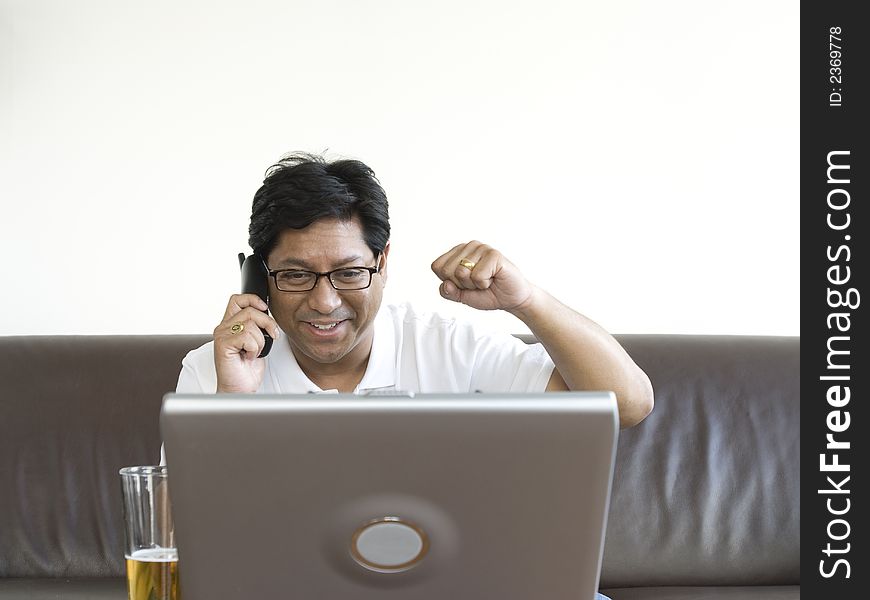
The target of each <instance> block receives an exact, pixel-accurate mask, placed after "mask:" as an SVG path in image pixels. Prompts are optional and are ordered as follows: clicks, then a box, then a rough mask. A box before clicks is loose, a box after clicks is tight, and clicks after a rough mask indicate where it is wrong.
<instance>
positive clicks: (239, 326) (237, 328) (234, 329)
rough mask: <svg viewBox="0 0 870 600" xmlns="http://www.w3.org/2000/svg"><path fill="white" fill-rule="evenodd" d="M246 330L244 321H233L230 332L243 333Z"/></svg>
mask: <svg viewBox="0 0 870 600" xmlns="http://www.w3.org/2000/svg"><path fill="white" fill-rule="evenodd" d="M244 330H245V324H244V323H242V322H238V323H233V326H232V327H230V333H232V334H234V335H235V334H237V333H241V332H243V331H244Z"/></svg>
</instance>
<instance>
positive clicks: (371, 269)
mask: <svg viewBox="0 0 870 600" xmlns="http://www.w3.org/2000/svg"><path fill="white" fill-rule="evenodd" d="M375 264H376V265H378V266H376V267H341V268H340V269H333V270H332V271H324V272H322V273H318V272H317V271H308V270H306V269H275V270H272V269H270V268H269V267H268V266H267V265H266V261H263V266H265V267H266V273H268V274H269V277H271V278H272V280H273V281H274V282H275V289H276V290H278V291H279V292H285V293H287V294H304V293H306V292H310V291H311V290H313V289H314V288H316V287H317V284H318V283H319V282H320V278H321V277H326V280H327V281H328V282H329V285H331V286H332V289H334V290H335V291H336V292H359V291H362V290H367V289H369V288H370V287H371V286H372V276H373V275H375V274H376V273H380V272H381V267H380V264H381V255H380V254H378V257H377V258H376V259H375ZM351 270H360V271H368V272H369V282H368V285H366V286H365V287H361V288H337V287H335V282H334V281H333V280H332V276H333V275H334V274H335V273H339V272H341V271H351ZM291 272H292V273H311V274H312V275H314V283H313V284H311V287H310V288H308V289H305V290H282V289H281V288H279V287H278V275H279V274H280V273H291Z"/></svg>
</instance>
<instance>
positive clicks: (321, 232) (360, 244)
mask: <svg viewBox="0 0 870 600" xmlns="http://www.w3.org/2000/svg"><path fill="white" fill-rule="evenodd" d="M371 255H372V251H371V250H370V249H369V247H368V246H367V245H366V243H365V240H364V239H363V235H362V227H361V226H360V224H359V222H358V221H356V220H355V219H354V220H351V221H340V220H338V219H321V220H319V221H315V222H314V223H312V224H311V225H309V226H308V227H306V228H304V229H285V230H284V231H282V232H281V233H280V234H279V235H278V240H277V242H276V244H275V247H274V248H273V249H272V252H270V255H269V259H270V260H269V262H270V263H273V264H272V265H271V266H272V268H277V267H278V265H279V264H280V265H286V266H299V267H302V268H308V267H315V266H316V267H317V268H322V267H323V266H324V265H339V266H340V265H346V264H351V263H359V262H360V261H363V260H367V259H369V258H370V257H371Z"/></svg>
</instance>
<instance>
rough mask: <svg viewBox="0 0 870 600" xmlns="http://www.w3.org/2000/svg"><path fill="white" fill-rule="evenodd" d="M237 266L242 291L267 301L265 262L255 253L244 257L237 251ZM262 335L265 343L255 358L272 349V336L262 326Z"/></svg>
mask: <svg viewBox="0 0 870 600" xmlns="http://www.w3.org/2000/svg"><path fill="white" fill-rule="evenodd" d="M239 266H240V267H241V268H242V293H243V294H257V295H258V296H259V297H260V298H262V300H263V302H265V303H266V304H268V303H269V271H268V270H267V269H266V263H264V262H263V259H262V258H261V257H260V256H259V255H257V254H251V255H250V256H248V257H247V258H245V255H244V253H242V252H239ZM260 331H262V332H263V336H264V337H265V338H266V344H265V345H264V346H263V351H262V352H260V355H259V356H258V357H257V358H263V357H264V356H266V355H267V354H269V350H271V349H272V336H271V335H269V334H268V333H266V332H265V330H263V329H262V328H260Z"/></svg>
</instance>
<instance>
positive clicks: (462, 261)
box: [459, 258, 477, 271]
mask: <svg viewBox="0 0 870 600" xmlns="http://www.w3.org/2000/svg"><path fill="white" fill-rule="evenodd" d="M476 265H477V263H476V262H474V261H473V260H468V259H467V258H460V259H459V266H461V267H465V268H466V269H468V270H469V271H470V270H471V269H473V268H474V267H475V266H476Z"/></svg>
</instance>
